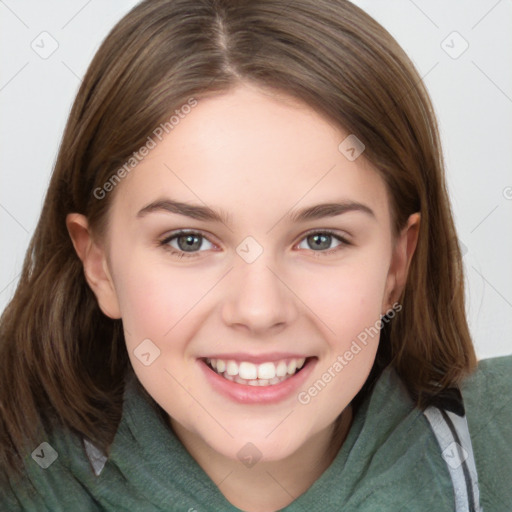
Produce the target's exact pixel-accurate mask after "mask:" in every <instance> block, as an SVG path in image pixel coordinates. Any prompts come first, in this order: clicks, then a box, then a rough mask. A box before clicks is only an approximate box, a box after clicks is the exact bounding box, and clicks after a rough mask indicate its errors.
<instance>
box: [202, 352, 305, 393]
mask: <svg viewBox="0 0 512 512" xmlns="http://www.w3.org/2000/svg"><path fill="white" fill-rule="evenodd" d="M313 359H315V357H307V358H304V357H302V358H289V359H282V360H280V361H275V362H266V363H262V364H254V363H250V362H246V361H242V362H238V361H234V360H223V359H210V358H205V359H203V360H204V362H205V363H206V365H207V366H208V367H209V368H210V369H211V370H212V371H214V372H215V373H216V374H217V375H220V376H221V377H223V378H224V379H226V380H229V381H231V382H236V383H237V384H243V385H247V386H275V385H277V384H280V383H281V382H284V381H285V380H288V379H290V378H291V377H293V376H294V375H296V374H297V373H299V372H301V371H302V370H303V369H304V367H305V366H306V365H307V364H308V363H309V362H310V361H311V360H313Z"/></svg>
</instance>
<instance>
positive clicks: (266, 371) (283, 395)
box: [197, 356, 318, 405]
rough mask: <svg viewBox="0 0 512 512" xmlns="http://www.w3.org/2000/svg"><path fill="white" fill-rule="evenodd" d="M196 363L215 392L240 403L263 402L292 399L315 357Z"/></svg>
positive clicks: (211, 359) (223, 360) (221, 360)
mask: <svg viewBox="0 0 512 512" xmlns="http://www.w3.org/2000/svg"><path fill="white" fill-rule="evenodd" d="M197 362H198V363H199V366H200V368H201V370H202V372H203V374H204V376H205V378H206V381H207V382H208V383H209V385H210V387H211V389H212V390H213V391H215V392H216V393H219V394H220V395H222V396H224V397H226V398H228V399H230V400H232V401H234V402H238V403H240V404H252V405H258V404H259V405H264V404H276V403H279V402H281V401H283V400H289V399H291V398H293V396H295V395H296V394H297V393H298V390H299V389H300V388H301V387H302V386H304V385H305V384H306V382H307V380H308V378H309V377H310V375H311V374H312V372H313V370H314V368H315V366H316V363H317V362H318V357H316V356H311V357H297V358H295V357H292V358H285V359H280V360H276V361H263V362H260V363H259V364H256V363H251V362H249V361H243V360H234V359H220V358H206V357H204V358H199V359H198V360H197Z"/></svg>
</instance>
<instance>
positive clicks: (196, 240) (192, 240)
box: [178, 235, 201, 250]
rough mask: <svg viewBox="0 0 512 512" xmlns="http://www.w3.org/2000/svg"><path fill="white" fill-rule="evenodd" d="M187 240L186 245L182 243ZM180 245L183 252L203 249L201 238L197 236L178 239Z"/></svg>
mask: <svg viewBox="0 0 512 512" xmlns="http://www.w3.org/2000/svg"><path fill="white" fill-rule="evenodd" d="M183 240H185V242H184V244H182V243H181V242H182V241H183ZM178 245H179V247H180V249H181V250H186V249H199V247H201V241H200V237H198V236H196V235H183V236H180V237H179V238H178Z"/></svg>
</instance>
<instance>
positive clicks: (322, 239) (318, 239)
mask: <svg viewBox="0 0 512 512" xmlns="http://www.w3.org/2000/svg"><path fill="white" fill-rule="evenodd" d="M308 238H309V239H311V240H313V242H312V245H313V246H314V247H316V248H320V249H328V248H329V245H330V238H331V235H318V234H316V235H311V236H309V237H308ZM322 243H323V246H322Z"/></svg>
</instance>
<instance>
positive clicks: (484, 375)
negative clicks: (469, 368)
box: [461, 355, 512, 430]
mask: <svg viewBox="0 0 512 512" xmlns="http://www.w3.org/2000/svg"><path fill="white" fill-rule="evenodd" d="M511 385H512V355H509V356H502V357H495V358H492V359H483V360H481V361H479V363H478V368H477V370H476V371H475V372H474V373H473V374H471V375H470V376H469V377H467V378H466V379H465V380H464V381H463V383H462V385H461V392H462V396H463V398H464V403H465V405H466V410H467V415H468V422H470V424H471V425H472V427H473V428H474V429H478V430H480V429H483V428H487V427H488V426H489V425H490V424H491V423H496V420H500V421H498V425H496V426H498V427H499V426H502V427H504V428H507V429H512V423H510V422H507V423H508V424H507V425H505V424H503V420H506V419H508V420H510V419H511V417H512V394H511Z"/></svg>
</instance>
